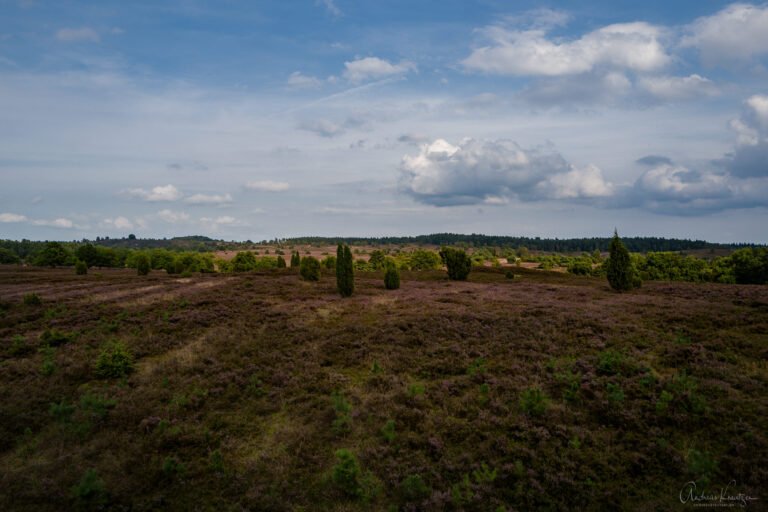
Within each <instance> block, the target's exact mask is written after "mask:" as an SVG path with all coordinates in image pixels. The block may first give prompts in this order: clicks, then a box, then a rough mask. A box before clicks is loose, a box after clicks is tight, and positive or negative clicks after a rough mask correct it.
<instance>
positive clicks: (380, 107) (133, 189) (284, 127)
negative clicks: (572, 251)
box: [0, 0, 768, 242]
mask: <svg viewBox="0 0 768 512" xmlns="http://www.w3.org/2000/svg"><path fill="white" fill-rule="evenodd" d="M401 3H402V5H401ZM105 4H109V9H102V8H99V9H96V8H94V7H93V6H92V4H90V3H88V2H85V1H82V2H72V3H70V4H67V5H62V4H60V3H55V2H46V1H45V0H40V1H39V2H8V3H6V4H4V5H3V6H0V20H2V21H0V133H1V134H2V137H0V155H2V156H0V176H2V181H3V187H2V191H0V204H1V205H2V206H0V227H2V229H3V235H2V237H3V238H33V239H79V238H84V237H85V238H95V237H96V236H97V235H100V236H105V235H107V236H125V235H127V234H128V232H133V233H135V234H137V236H174V235H179V234H190V233H200V234H209V235H211V236H216V237H222V238H232V239H255V240H258V239H263V238H272V237H275V236H278V237H280V236H298V235H307V234H318V235H323V234H325V235H337V234H338V235H387V234H418V233H424V232H435V231H464V232H487V233H499V234H523V235H534V236H536V235H538V236H558V237H568V236H608V235H610V232H611V230H612V229H613V226H615V225H618V226H619V228H620V231H623V232H624V233H626V234H628V235H629V234H637V235H658V236H675V237H685V238H688V237H695V238H704V239H709V240H715V241H718V240H721V241H757V242H768V232H766V230H765V228H764V224H765V219H766V218H767V217H766V213H768V86H766V84H768V67H766V65H767V64H768V5H766V4H748V3H728V2H722V3H720V4H719V6H716V7H714V8H713V7H712V5H713V4H712V3H707V4H706V5H703V3H701V2H693V1H691V2H676V3H674V5H669V3H663V2H658V5H656V4H654V6H653V7H654V9H653V10H652V11H653V12H654V16H653V18H652V19H651V18H648V19H643V17H642V13H641V11H636V10H635V7H634V4H632V3H630V2H626V3H624V2H612V3H610V4H604V3H603V2H598V1H594V2H592V4H591V5H590V6H589V7H588V8H585V7H584V5H583V3H579V4H574V7H573V8H568V7H565V8H564V9H562V10H553V9H541V8H537V7H536V5H535V4H533V3H531V4H530V5H526V3H523V4H520V5H521V7H519V9H517V10H512V8H511V7H507V8H503V9H502V8H500V7H489V6H488V5H487V4H485V3H481V2H478V3H477V4H473V3H466V2H459V3H455V4H454V3H450V2H449V3H441V4H440V6H441V9H439V10H436V9H433V8H431V7H430V6H429V5H426V4H425V5H419V6H413V5H412V4H406V3H404V2H400V1H399V0H397V1H394V2H392V3H388V4H387V5H386V6H385V5H380V4H379V3H374V2H345V1H342V0H323V1H318V0H307V1H306V2H305V3H304V5H303V6H302V8H301V9H297V8H295V6H294V7H292V8H288V7H286V6H284V5H283V4H281V3H279V2H265V3H261V4H259V5H258V6H256V5H253V6H251V5H235V4H224V5H221V4H219V3H216V2H199V3H197V4H195V6H194V7H192V6H191V5H190V4H188V3H186V2H180V1H179V2H176V1H172V2H170V3H169V4H168V5H167V6H166V7H165V8H162V9H161V8H159V7H156V6H154V5H153V4H141V3H140V4H125V3H122V2H117V1H108V2H105ZM608 5H610V9H609V8H607V6H608ZM648 12H651V11H648ZM149 19H152V20H153V21H152V22H151V23H150V22H149V21H147V20H149ZM182 232H183V233H182Z"/></svg>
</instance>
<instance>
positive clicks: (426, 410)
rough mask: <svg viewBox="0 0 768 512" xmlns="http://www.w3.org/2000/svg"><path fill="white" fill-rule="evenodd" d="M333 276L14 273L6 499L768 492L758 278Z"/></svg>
mask: <svg viewBox="0 0 768 512" xmlns="http://www.w3.org/2000/svg"><path fill="white" fill-rule="evenodd" d="M262 255H263V253H262ZM272 256H274V252H272ZM286 256H288V255H286ZM598 256H599V255H595V257H596V258H597V257H598ZM594 265H595V264H594V263H593V266H594ZM510 268H511V271H510ZM369 270H370V269H369ZM322 272H323V274H322V276H321V278H320V280H319V281H318V282H309V281H305V280H302V279H301V278H300V276H299V274H298V272H297V269H292V268H279V269H278V268H274V269H273V268H269V269H261V270H250V271H244V272H231V273H200V272H190V271H184V272H183V273H182V274H183V275H182V274H176V273H168V272H166V271H165V270H152V271H150V272H149V274H148V275H145V276H138V275H137V273H136V270H135V269H96V268H91V269H89V270H88V272H87V274H85V275H77V274H76V273H75V272H74V271H73V269H72V268H55V269H51V268H40V267H21V266H18V265H3V266H0V342H1V343H2V345H0V387H1V388H0V418H2V421H0V429H1V430H0V509H2V510H65V509H77V508H80V509H105V510H106V509H109V510H159V509H162V510H508V511H510V510H533V509H548V510H618V509H628V510H633V509H634V510H668V509H673V508H676V507H679V506H681V497H686V496H688V495H687V494H686V492H688V491H686V489H689V488H690V487H686V486H687V485H688V486H690V484H689V482H695V483H696V486H697V489H698V491H699V492H701V491H705V490H706V491H712V492H717V493H719V491H720V489H721V488H724V487H726V486H729V488H728V490H727V492H728V493H731V494H732V495H736V494H738V493H742V494H744V495H749V496H751V497H756V498H758V499H759V500H760V501H755V502H750V503H749V506H751V507H755V506H757V505H759V504H760V503H762V502H764V501H765V500H766V499H768V495H765V482H768V469H766V466H765V460H766V456H768V437H767V435H766V432H768V369H767V368H766V363H767V361H768V352H767V348H766V347H768V287H766V286H762V285H740V284H722V283H713V282H699V283H691V282H668V281H646V282H644V283H643V285H642V287H641V288H639V289H635V290H632V291H630V292H627V293H617V292H614V291H612V290H611V289H610V288H609V286H608V284H607V281H606V279H605V278H604V277H600V276H598V277H594V276H591V275H574V274H572V273H566V272H553V271H547V270H534V269H528V268H525V266H522V265H521V266H514V267H507V266H505V265H496V264H495V263H494V264H489V265H487V266H476V267H473V269H472V272H471V273H470V275H469V278H468V280H466V281H449V280H448V278H447V276H446V272H445V271H444V270H439V269H438V270H422V271H414V270H406V269H403V270H402V271H401V282H400V288H399V289H396V290H388V289H386V288H385V286H384V281H383V276H384V271H383V270H377V271H365V272H363V271H358V272H356V275H355V288H354V293H353V295H352V296H351V297H348V298H342V297H341V296H340V295H339V293H338V291H337V289H336V281H335V277H334V275H333V271H332V270H330V269H328V268H325V266H324V267H323V269H322ZM689 505H690V503H689Z"/></svg>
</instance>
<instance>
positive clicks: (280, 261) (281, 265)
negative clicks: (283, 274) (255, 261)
mask: <svg viewBox="0 0 768 512" xmlns="http://www.w3.org/2000/svg"><path fill="white" fill-rule="evenodd" d="M285 267H286V264H285V258H283V257H282V256H278V257H277V268H285Z"/></svg>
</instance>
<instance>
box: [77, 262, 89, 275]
mask: <svg viewBox="0 0 768 512" xmlns="http://www.w3.org/2000/svg"><path fill="white" fill-rule="evenodd" d="M87 273H88V265H87V264H86V263H85V262H84V261H83V260H77V262H76V263H75V274H77V275H78V276H84V275H86V274H87Z"/></svg>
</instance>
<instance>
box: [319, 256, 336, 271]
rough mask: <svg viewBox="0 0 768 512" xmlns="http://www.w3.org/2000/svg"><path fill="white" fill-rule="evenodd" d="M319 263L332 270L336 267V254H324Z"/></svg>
mask: <svg viewBox="0 0 768 512" xmlns="http://www.w3.org/2000/svg"><path fill="white" fill-rule="evenodd" d="M320 263H322V264H323V266H324V267H325V268H327V269H328V270H333V269H335V268H336V256H326V257H325V258H323V261H321V262H320Z"/></svg>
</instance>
